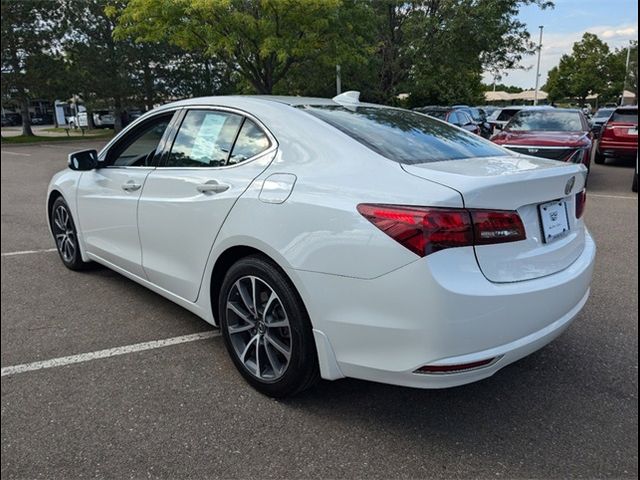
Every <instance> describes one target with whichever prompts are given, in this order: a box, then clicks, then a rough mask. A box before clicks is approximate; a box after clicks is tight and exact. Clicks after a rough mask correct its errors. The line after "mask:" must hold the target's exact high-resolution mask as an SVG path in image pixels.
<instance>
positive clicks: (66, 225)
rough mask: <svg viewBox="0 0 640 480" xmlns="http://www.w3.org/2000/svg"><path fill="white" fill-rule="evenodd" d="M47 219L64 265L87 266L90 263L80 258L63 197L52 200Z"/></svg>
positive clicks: (75, 267) (75, 232) (72, 223)
mask: <svg viewBox="0 0 640 480" xmlns="http://www.w3.org/2000/svg"><path fill="white" fill-rule="evenodd" d="M49 221H50V222H51V232H52V233H53V238H54V239H55V241H56V248H57V249H58V254H59V255H60V260H62V263H64V266H65V267H67V268H69V269H71V270H83V269H85V268H87V267H88V266H89V265H90V263H89V262H84V261H83V260H82V256H81V255H80V247H79V245H78V233H77V230H76V226H75V223H74V222H73V217H72V216H71V210H69V206H68V205H67V202H65V201H64V198H62V197H58V198H56V200H55V201H54V202H53V205H52V207H51V212H50V213H49Z"/></svg>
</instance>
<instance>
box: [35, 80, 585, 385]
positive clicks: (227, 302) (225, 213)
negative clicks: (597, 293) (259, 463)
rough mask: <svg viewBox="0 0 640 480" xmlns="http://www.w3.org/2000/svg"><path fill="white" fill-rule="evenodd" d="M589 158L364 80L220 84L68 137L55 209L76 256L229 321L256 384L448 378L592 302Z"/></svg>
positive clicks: (525, 346) (515, 354)
mask: <svg viewBox="0 0 640 480" xmlns="http://www.w3.org/2000/svg"><path fill="white" fill-rule="evenodd" d="M586 173H587V170H586V168H585V167H584V166H583V165H580V164H572V163H563V162H557V161H555V160H549V159H544V158H534V157H530V156H525V155H520V154H517V153H515V152H512V151H509V150H507V149H504V148H503V147H501V146H498V145H495V144H493V143H491V142H489V141H486V140H484V139H482V138H481V137H479V136H478V135H474V134H471V133H469V132H466V131H465V130H463V129H460V128H457V127H455V126H453V125H450V124H447V123H445V122H442V121H439V120H436V119H434V118H431V117H428V116H426V115H423V114H420V113H417V112H412V111H407V110H402V109H397V108H391V107H385V106H379V105H372V104H366V103H361V102H359V100H358V94H357V92H347V93H345V94H342V95H339V96H338V97H335V98H334V99H333V100H326V99H317V98H301V97H260V96H256V97H211V98H198V99H192V100H187V101H180V102H177V103H172V104H169V105H165V106H163V107H160V108H158V109H156V110H153V111H151V112H149V113H147V114H145V115H143V116H142V117H140V118H139V119H137V120H136V121H135V122H134V123H132V124H131V125H130V126H129V127H127V128H126V129H125V130H124V131H123V132H122V133H120V134H119V135H118V136H117V137H116V138H114V139H113V140H112V141H111V142H110V143H109V144H108V145H107V146H106V147H105V148H104V149H102V151H101V152H99V153H98V152H96V151H95V150H88V151H83V152H76V153H74V154H71V155H70V156H69V169H66V170H64V171H62V172H60V173H58V174H56V175H55V176H54V178H53V180H52V181H51V184H50V187H49V191H48V202H47V212H48V218H49V225H50V228H51V232H52V234H53V236H54V238H55V241H56V245H57V247H58V250H59V253H60V257H61V259H62V262H63V263H64V264H65V265H66V266H67V267H68V268H70V269H73V270H77V269H82V268H83V267H85V266H87V264H88V263H90V262H92V261H94V262H98V263H101V264H103V265H106V266H108V267H109V268H112V269H113V270H115V271H117V272H119V273H121V274H122V275H124V276H126V277H129V278H131V279H133V280H135V281H136V282H139V283H141V284H142V285H145V286H146V287H148V288H150V289H151V290H153V291H155V292H157V293H159V294H160V295H162V296H164V297H167V298H168V299H170V300H172V301H174V302H176V303H178V304H179V305H181V306H183V307H184V308H186V309H188V310H190V311H192V312H194V313H195V314H196V315H199V316H200V317H202V318H203V319H204V320H206V321H207V322H209V323H210V324H213V325H216V326H219V327H220V329H221V331H222V335H223V338H224V341H225V343H226V347H227V349H228V351H229V353H230V355H231V358H232V359H233V362H234V363H235V365H236V367H237V368H238V370H239V371H240V372H241V374H242V375H243V376H244V377H245V379H246V380H247V381H248V382H249V383H250V384H251V385H253V386H254V387H255V388H257V389H258V390H260V391H261V392H264V393H266V394H268V395H272V396H286V395H292V394H295V393H297V392H299V391H301V390H302V389H304V388H306V387H308V386H310V385H312V384H313V383H314V381H315V380H317V379H318V378H320V377H321V378H324V379H330V380H335V379H339V378H343V377H353V378H360V379H366V380H372V381H377V382H384V383H390V384H395V385H405V386H410V387H419V388H443V387H451V386H455V385H462V384H465V383H469V382H473V381H476V380H480V379H483V378H486V377H489V376H490V375H492V374H494V373H495V372H496V371H498V370H499V369H501V368H502V367H504V366H506V365H508V364H510V363H512V362H514V361H516V360H518V359H520V358H522V357H523V356H525V355H528V354H530V353H531V352H533V351H535V350H537V349H539V348H541V347H542V346H544V345H546V344H547V343H549V342H550V341H551V340H552V339H554V338H555V337H557V336H558V335H559V334H560V333H561V332H562V331H563V330H564V329H565V328H567V326H568V325H569V324H570V323H571V321H572V320H573V318H574V317H575V316H576V315H577V314H578V312H579V311H580V310H581V309H582V307H583V306H584V304H585V302H586V301H587V297H588V295H589V286H590V282H591V275H592V270H593V264H594V257H595V245H594V242H593V240H592V239H591V236H590V235H589V233H588V232H587V230H586V228H585V225H584V220H583V218H582V217H583V211H584V206H585V190H584V186H585V178H586Z"/></svg>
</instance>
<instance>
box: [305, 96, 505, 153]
mask: <svg viewBox="0 0 640 480" xmlns="http://www.w3.org/2000/svg"><path fill="white" fill-rule="evenodd" d="M300 108H302V109H303V110H304V111H306V112H307V113H309V114H311V115H313V116H314V117H317V118H319V119H321V120H323V121H325V122H327V123H328V124H330V125H332V126H334V127H335V128H337V129H338V130H340V131H342V132H343V133H345V134H347V135H349V136H350V137H352V138H353V139H354V140H357V141H358V142H360V143H362V144H363V145H365V146H367V147H368V148H370V149H371V150H373V151H375V152H377V153H379V154H380V155H383V156H384V157H387V158H388V159H390V160H394V161H396V162H399V163H403V164H408V165H412V164H418V163H430V162H440V161H443V160H456V159H461V158H473V157H491V156H505V155H509V153H508V152H506V151H505V150H503V149H502V148H499V147H497V146H496V145H495V144H493V143H491V142H489V141H488V140H484V139H483V138H481V137H479V136H478V135H475V134H473V133H469V132H466V131H464V130H461V129H459V128H456V127H453V126H451V125H449V124H446V123H444V122H441V121H439V120H435V119H433V118H429V117H427V116H425V115H421V114H419V113H416V112H412V111H409V110H401V109H396V108H385V107H350V108H344V107H340V106H333V105H331V106H325V105H322V106H304V107H300Z"/></svg>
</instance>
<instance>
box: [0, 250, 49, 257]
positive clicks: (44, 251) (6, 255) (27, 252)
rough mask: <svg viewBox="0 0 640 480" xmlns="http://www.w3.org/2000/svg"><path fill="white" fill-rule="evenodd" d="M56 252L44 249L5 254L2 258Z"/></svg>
mask: <svg viewBox="0 0 640 480" xmlns="http://www.w3.org/2000/svg"><path fill="white" fill-rule="evenodd" d="M57 251H58V250H57V249H55V248H45V249H42V250H21V251H19V252H6V253H2V254H0V255H2V256H3V257H15V256H16V255H30V254H32V253H48V252H57Z"/></svg>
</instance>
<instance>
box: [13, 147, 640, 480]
mask: <svg viewBox="0 0 640 480" xmlns="http://www.w3.org/2000/svg"><path fill="white" fill-rule="evenodd" d="M97 145H98V144H97V143H79V142H73V143H58V144H52V145H44V144H42V145H38V146H29V147H27V146H9V145H6V146H5V145H3V146H2V159H1V177H2V179H1V180H2V182H1V183H2V190H1V192H2V193H1V200H2V230H1V250H2V296H1V301H2V302H1V312H2V318H1V333H2V341H1V345H2V356H1V362H2V368H3V369H4V368H6V367H11V366H15V365H20V364H25V363H31V362H36V361H46V360H50V359H55V358H58V357H65V356H69V355H76V354H81V353H87V352H95V351H98V350H103V349H111V348H115V347H123V346H129V345H133V344H137V343H140V342H149V341H154V340H161V339H166V338H174V337H179V336H183V335H188V334H193V333H198V332H205V331H210V330H211V328H210V327H209V326H208V325H207V324H206V323H205V322H203V321H202V320H200V319H199V318H197V317H195V316H194V315H192V314H190V313H188V312H187V311H185V310H183V309H181V308H180V307H178V306H176V305H174V304H172V303H170V302H169V301H167V300H165V299H163V298H162V297H160V296H158V295H155V294H154V293H152V292H150V291H148V290H146V289H145V288H143V287H141V286H138V285H137V284H135V283H133V282H131V281H129V280H127V279H125V278H124V277H122V276H120V275H118V274H116V273H113V272H111V271H109V270H107V269H104V268H97V269H95V270H92V271H88V272H83V273H75V272H71V271H69V270H67V269H65V268H64V267H63V265H62V263H61V262H60V261H59V260H58V258H57V254H56V253H55V252H53V251H51V249H52V247H53V242H52V240H51V238H50V237H49V234H48V230H47V227H46V223H45V213H44V203H45V194H46V186H47V183H48V181H49V179H50V177H51V175H52V174H53V173H54V172H56V171H58V170H60V169H62V168H63V167H64V166H65V162H66V155H67V153H68V152H70V151H74V150H79V149H82V148H85V147H90V146H97ZM632 167H633V164H630V163H625V162H621V161H620V162H615V164H611V165H605V166H600V165H594V166H593V169H592V174H591V178H590V180H589V188H590V189H589V195H588V200H587V214H586V216H587V217H586V218H587V223H588V226H589V228H590V230H591V232H592V234H593V236H594V237H595V239H596V242H597V244H598V248H599V250H598V259H597V267H596V273H595V277H594V280H593V288H592V295H591V299H590V300H589V302H588V304H587V306H586V308H585V310H584V311H583V312H582V313H581V314H580V316H579V318H578V319H577V320H576V321H575V323H574V324H573V325H572V326H571V327H570V329H569V330H568V331H567V332H565V333H564V334H563V335H562V336H561V337H560V338H559V339H557V340H556V341H555V342H553V343H552V344H550V345H549V346H547V347H546V348H544V349H542V350H541V351H539V352H537V353H535V354H533V355H531V356H530V357H528V358H525V359H523V360H521V361H519V362H517V363H516V364H514V365H511V366H509V367H507V368H505V369H503V370H502V371H500V372H499V373H498V374H496V375H495V376H494V377H492V378H490V379H488V380H485V381H482V382H480V383H476V384H472V385H468V386H464V387H458V388H454V389H450V390H440V391H428V390H413V389H407V388H398V387H392V386H386V385H380V384H374V383H368V382H363V381H356V380H342V381H338V382H321V383H320V384H319V385H318V386H317V387H315V388H314V389H312V390H309V391H307V392H304V393H303V394H302V395H300V396H298V397H296V398H294V399H290V400H286V401H276V400H272V399H270V398H267V397H264V396H262V395H261V394H259V393H257V392H256V391H254V390H252V389H251V388H250V387H249V386H248V385H247V384H246V383H245V382H244V381H243V380H242V378H241V377H240V375H239V374H238V373H236V370H235V369H234V367H233V365H232V363H231V361H230V360H229V359H228V357H227V354H226V351H225V349H224V345H223V343H222V339H221V338H219V337H217V336H214V337H213V338H207V339H201V340H197V341H191V342H185V343H180V344H176V345H172V346H165V347H162V348H153V349H148V350H144V351H138V352H131V353H127V354H124V355H118V356H110V357H107V358H101V359H94V360H91V361H86V362H83V363H77V364H73V365H67V366H60V367H52V368H45V369H41V370H38V371H28V372H23V373H15V374H7V375H5V374H4V373H3V376H2V387H1V388H2V458H1V463H2V477H3V478H7V479H9V478H39V477H43V478H65V479H68V478H77V477H101V478H141V477H164V478H185V477H200V478H201V477H223V478H363V477H367V478H417V477H422V478H424V477H455V478H470V477H474V478H477V477H487V478H488V477H497V478H515V477H520V478H522V477H527V478H531V477H536V478H541V477H544V478H550V477H554V478H560V477H562V478H566V477H589V478H593V477H615V478H622V477H628V478H636V477H637V475H638V456H637V455H638V437H637V432H638V397H637V393H638V267H637V265H638V202H637V195H636V194H634V193H632V192H631V180H632V174H633V168H632ZM25 252H26V253H25ZM514 321H517V319H514Z"/></svg>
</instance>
